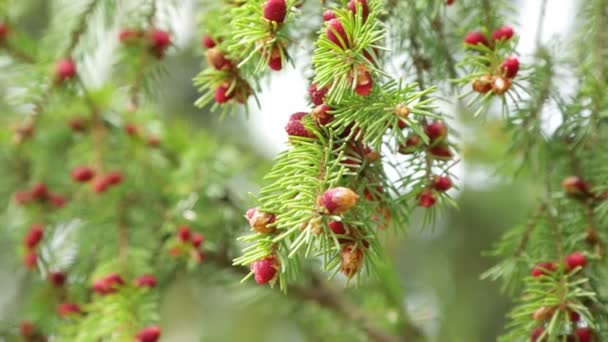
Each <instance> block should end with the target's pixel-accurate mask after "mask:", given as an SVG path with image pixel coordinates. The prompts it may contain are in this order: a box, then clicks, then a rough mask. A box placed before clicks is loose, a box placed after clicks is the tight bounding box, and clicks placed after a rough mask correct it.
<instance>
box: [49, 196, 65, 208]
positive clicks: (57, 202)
mask: <svg viewBox="0 0 608 342" xmlns="http://www.w3.org/2000/svg"><path fill="white" fill-rule="evenodd" d="M49 201H50V202H51V204H53V205H54V206H55V208H58V209H59V208H63V207H65V204H66V202H67V199H66V198H65V197H64V196H62V195H58V194H49Z"/></svg>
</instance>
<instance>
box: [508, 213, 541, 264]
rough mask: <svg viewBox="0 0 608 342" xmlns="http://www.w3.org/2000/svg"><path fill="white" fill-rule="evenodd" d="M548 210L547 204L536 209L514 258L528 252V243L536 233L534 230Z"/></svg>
mask: <svg viewBox="0 0 608 342" xmlns="http://www.w3.org/2000/svg"><path fill="white" fill-rule="evenodd" d="M546 209H547V206H546V204H545V203H541V204H540V205H539V206H538V208H536V211H535V212H534V215H533V216H532V218H531V219H530V221H529V222H528V224H527V226H526V231H525V232H524V234H523V236H522V238H521V240H519V244H518V245H517V249H516V250H515V253H513V257H514V258H518V257H520V256H521V255H522V254H523V252H524V251H525V250H526V247H527V246H528V241H530V234H532V231H534V228H536V224H535V223H536V221H537V220H538V219H539V218H540V217H541V216H542V215H543V214H544V212H545V211H546Z"/></svg>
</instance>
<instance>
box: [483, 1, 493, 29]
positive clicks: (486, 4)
mask: <svg viewBox="0 0 608 342" xmlns="http://www.w3.org/2000/svg"><path fill="white" fill-rule="evenodd" d="M481 6H482V9H483V19H484V25H485V26H486V29H488V30H491V29H492V5H491V4H490V0H482V1H481Z"/></svg>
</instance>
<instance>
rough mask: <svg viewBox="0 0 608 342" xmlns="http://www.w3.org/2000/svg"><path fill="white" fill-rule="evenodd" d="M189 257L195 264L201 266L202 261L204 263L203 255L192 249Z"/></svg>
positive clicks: (201, 252)
mask: <svg viewBox="0 0 608 342" xmlns="http://www.w3.org/2000/svg"><path fill="white" fill-rule="evenodd" d="M190 255H191V256H192V259H194V262H196V263H197V264H201V263H202V262H203V261H205V253H204V252H203V251H200V250H195V249H193V250H191V251H190Z"/></svg>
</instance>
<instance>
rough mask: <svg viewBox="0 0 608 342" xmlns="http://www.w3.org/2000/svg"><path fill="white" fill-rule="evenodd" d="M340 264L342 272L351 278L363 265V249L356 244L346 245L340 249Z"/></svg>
mask: <svg viewBox="0 0 608 342" xmlns="http://www.w3.org/2000/svg"><path fill="white" fill-rule="evenodd" d="M340 265H341V267H342V273H344V275H345V276H347V277H348V278H349V279H350V278H352V277H353V276H354V275H355V274H357V272H359V270H360V269H361V267H362V266H363V251H362V250H361V248H357V247H356V245H354V244H351V245H346V246H344V247H343V248H342V250H341V251H340Z"/></svg>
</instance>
